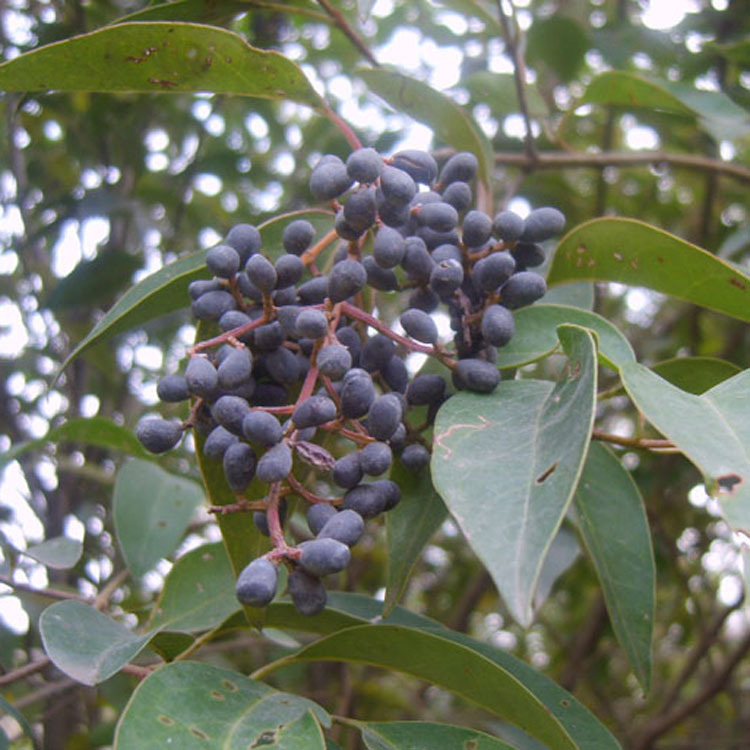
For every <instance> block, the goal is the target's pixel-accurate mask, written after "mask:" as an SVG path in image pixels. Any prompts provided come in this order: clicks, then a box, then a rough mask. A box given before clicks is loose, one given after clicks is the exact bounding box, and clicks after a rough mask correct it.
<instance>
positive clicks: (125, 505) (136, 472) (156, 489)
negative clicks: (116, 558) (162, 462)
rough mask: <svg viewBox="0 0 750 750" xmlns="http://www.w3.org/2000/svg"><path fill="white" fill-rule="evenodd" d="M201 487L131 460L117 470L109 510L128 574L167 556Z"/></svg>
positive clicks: (199, 500)
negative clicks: (110, 510)
mask: <svg viewBox="0 0 750 750" xmlns="http://www.w3.org/2000/svg"><path fill="white" fill-rule="evenodd" d="M202 502H203V490H202V489H201V487H200V485H198V484H197V483H196V482H193V481H192V480H190V479H184V478H183V477H178V476H175V475H174V474H170V473H168V472H166V471H164V469H162V468H161V467H159V466H157V465H156V464H153V463H150V462H148V461H140V460H138V459H133V460H131V461H128V462H127V463H126V464H124V465H123V466H122V467H121V468H120V470H119V471H118V472H117V478H116V479H115V489H114V493H113V496H112V514H113V516H114V522H115V532H116V534H117V542H118V544H119V545H120V549H121V550H122V555H123V557H124V558H125V562H126V563H127V564H128V567H129V568H130V570H131V572H132V573H133V575H134V576H142V575H144V574H145V573H148V571H149V570H151V568H153V567H154V565H155V564H156V563H157V562H158V561H159V560H160V559H161V558H162V557H166V556H167V555H170V554H171V553H172V552H174V550H175V549H176V547H177V545H178V544H179V542H180V539H182V535H183V534H184V532H185V529H186V528H187V527H188V524H189V523H190V519H191V518H192V516H193V513H194V512H195V509H196V508H197V507H198V506H199V505H200V504H201V503H202Z"/></svg>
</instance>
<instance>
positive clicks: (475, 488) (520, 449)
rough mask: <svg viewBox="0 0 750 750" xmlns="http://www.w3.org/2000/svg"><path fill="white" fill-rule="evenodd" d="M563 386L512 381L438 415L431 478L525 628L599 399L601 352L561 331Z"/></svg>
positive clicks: (577, 331) (583, 337)
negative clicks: (564, 357) (564, 362)
mask: <svg viewBox="0 0 750 750" xmlns="http://www.w3.org/2000/svg"><path fill="white" fill-rule="evenodd" d="M558 331H559V336H560V339H561V341H562V342H563V347H564V349H565V350H566V352H567V353H568V357H569V359H570V361H569V364H568V366H567V367H566V368H565V371H564V372H563V374H562V377H561V380H560V382H559V383H558V384H557V385H556V386H553V384H552V383H549V382H546V381H538V380H514V381H509V382H504V383H500V385H499V386H498V388H497V390H496V391H495V392H494V393H493V394H491V395H489V396H480V395H476V394H470V393H466V392H463V393H458V394H457V395H455V396H454V397H453V398H451V399H449V400H448V401H447V402H446V403H445V405H444V406H443V407H442V408H441V409H440V411H439V412H438V416H437V420H436V422H435V437H434V449H433V455H432V475H433V479H434V481H435V486H436V487H437V490H438V492H439V493H440V494H441V496H442V498H443V500H444V501H445V504H446V505H447V506H448V509H449V510H450V512H451V514H452V515H453V517H454V518H455V519H456V521H457V522H458V524H459V526H460V527H461V530H462V531H463V533H464V535H465V537H466V539H467V541H468V543H469V544H470V545H471V548H472V549H473V550H474V552H476V554H477V556H478V557H479V558H480V559H481V560H482V562H483V563H484V564H485V566H486V567H487V570H488V572H489V573H490V575H491V576H492V578H493V580H494V582H495V585H496V586H497V588H498V590H499V591H500V593H501V595H502V597H503V599H504V601H505V603H506V604H507V606H508V608H509V609H510V611H511V612H512V614H513V616H514V617H515V618H516V619H517V620H518V622H520V623H522V624H524V625H529V624H530V623H531V619H532V611H531V607H532V602H533V598H534V589H535V587H536V583H537V579H538V577H539V572H540V570H541V566H542V563H543V561H544V558H545V556H546V553H547V550H548V549H549V546H550V544H551V542H552V539H553V537H554V535H555V533H556V532H557V529H558V528H559V526H560V523H561V522H562V519H563V516H564V515H565V511H566V510H567V507H568V505H569V503H570V501H571V499H572V496H573V492H574V490H575V486H576V483H577V482H578V477H579V475H580V472H581V468H582V466H583V461H584V459H585V457H586V451H587V450H588V444H589V436H590V434H591V427H592V424H593V419H594V406H595V402H596V347H595V343H594V338H593V336H592V334H591V333H589V332H588V331H586V330H584V329H582V328H577V327H575V326H560V328H559V329H558Z"/></svg>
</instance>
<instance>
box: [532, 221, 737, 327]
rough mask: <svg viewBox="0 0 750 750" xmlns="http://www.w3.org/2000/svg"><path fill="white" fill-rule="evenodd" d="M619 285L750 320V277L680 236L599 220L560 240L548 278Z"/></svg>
mask: <svg viewBox="0 0 750 750" xmlns="http://www.w3.org/2000/svg"><path fill="white" fill-rule="evenodd" d="M574 279H588V280H592V281H617V282H619V283H621V284H631V285H633V286H645V287H648V288H649V289H654V290H655V291H657V292H662V293H663V294H669V295H671V296H673V297H677V298H678V299H682V300H685V301H687V302H692V303H693V304H696V305H701V306H703V307H707V308H708V309H709V310H716V311H717V312H721V313H724V314H725V315H731V316H733V317H735V318H738V319H739V320H744V321H750V276H747V275H746V274H744V273H742V272H741V271H739V270H737V269H736V268H734V267H733V266H731V265H730V264H728V263H726V262H725V261H723V260H720V259H719V258H717V257H716V256H714V255H711V253H708V252H706V251H705V250H703V249H701V248H700V247H697V246H696V245H692V244H690V243H689V242H686V241H685V240H681V239H680V238H679V237H675V236H674V235H672V234H669V233H667V232H664V231H662V230H661V229H657V228H656V227H652V226H649V225H648V224H644V223H643V222H640V221H636V220H634V219H614V218H605V219H593V220H592V221H588V222H585V223H584V224H581V225H579V226H578V227H576V228H575V229H573V230H572V231H571V232H569V233H568V234H567V235H566V236H565V237H564V238H563V239H562V240H561V242H560V245H559V246H558V248H557V252H556V253H555V257H554V259H553V261H552V266H551V268H550V270H549V274H548V276H547V283H548V284H550V285H551V286H553V285H555V284H559V283H561V282H564V281H571V280H574Z"/></svg>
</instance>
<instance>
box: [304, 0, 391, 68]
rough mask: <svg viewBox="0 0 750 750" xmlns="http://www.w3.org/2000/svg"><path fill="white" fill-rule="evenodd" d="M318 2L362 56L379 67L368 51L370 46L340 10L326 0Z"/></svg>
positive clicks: (373, 56)
mask: <svg viewBox="0 0 750 750" xmlns="http://www.w3.org/2000/svg"><path fill="white" fill-rule="evenodd" d="M318 4H319V5H320V6H321V7H322V8H323V9H324V10H325V12H326V13H328V15H329V16H330V17H331V20H332V21H333V23H334V25H335V26H336V27H337V28H338V29H340V30H341V31H342V32H343V33H344V35H345V36H346V38H347V39H348V40H349V41H350V42H351V43H352V44H353V45H354V46H355V47H356V48H357V49H358V50H359V51H360V52H361V53H362V56H363V57H365V58H366V59H367V61H368V62H370V63H371V64H372V65H374V66H375V67H376V68H379V67H380V63H379V62H378V61H377V58H376V57H375V55H373V53H372V52H371V51H370V48H369V47H368V46H367V45H366V44H365V43H364V42H363V41H362V39H360V37H359V35H358V34H357V32H356V31H354V29H353V28H352V27H351V26H350V25H349V22H348V21H347V20H346V18H344V16H343V14H342V13H341V11H339V10H337V9H336V8H334V7H333V6H332V5H331V3H329V2H328V0H318Z"/></svg>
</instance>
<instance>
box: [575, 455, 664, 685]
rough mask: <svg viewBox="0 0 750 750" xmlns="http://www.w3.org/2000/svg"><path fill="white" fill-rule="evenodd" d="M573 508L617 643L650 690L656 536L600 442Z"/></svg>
mask: <svg viewBox="0 0 750 750" xmlns="http://www.w3.org/2000/svg"><path fill="white" fill-rule="evenodd" d="M574 508H575V512H576V516H577V519H578V527H579V529H580V530H581V535H582V537H583V541H584V543H585V544H586V548H587V549H588V551H589V554H590V555H591V559H592V561H593V563H594V567H595V568H596V572H597V575H598V576H599V581H600V582H601V585H602V590H603V592H604V601H605V602H606V605H607V611H608V612H609V619H610V621H611V623H612V627H613V629H614V631H615V635H616V636H617V640H618V641H619V642H620V645H621V646H622V648H623V649H624V651H625V653H626V654H627V656H628V660H629V661H630V664H631V666H632V667H633V672H635V675H636V677H637V678H638V680H639V682H640V683H641V685H642V686H643V689H644V690H646V691H648V688H649V683H650V680H651V640H652V636H653V627H654V600H655V587H656V570H655V566H654V554H653V550H652V549H651V534H650V532H649V527H648V519H647V518H646V509H645V508H644V506H643V500H642V499H641V494H640V492H639V491H638V487H637V485H636V484H635V482H634V481H633V478H632V477H631V476H630V473H629V472H628V471H627V470H626V469H625V468H624V467H623V465H622V464H621V463H620V461H619V460H618V459H617V457H616V456H615V455H613V454H612V453H611V452H610V451H609V450H608V449H607V448H605V447H604V445H602V444H601V443H598V442H594V443H592V444H591V447H590V448H589V454H588V457H587V458H586V464H585V465H584V467H583V473H582V474H581V479H580V481H579V483H578V489H577V490H576V494H575V501H574Z"/></svg>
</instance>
